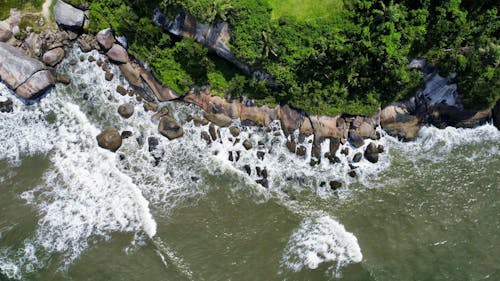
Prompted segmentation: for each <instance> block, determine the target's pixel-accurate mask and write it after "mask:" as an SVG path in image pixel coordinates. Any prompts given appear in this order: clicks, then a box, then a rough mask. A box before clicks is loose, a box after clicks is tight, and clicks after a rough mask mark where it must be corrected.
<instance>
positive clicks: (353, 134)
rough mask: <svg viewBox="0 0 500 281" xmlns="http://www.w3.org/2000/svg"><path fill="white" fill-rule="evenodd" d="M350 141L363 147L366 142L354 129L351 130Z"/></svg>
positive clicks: (357, 146)
mask: <svg viewBox="0 0 500 281" xmlns="http://www.w3.org/2000/svg"><path fill="white" fill-rule="evenodd" d="M349 142H351V144H352V145H353V146H354V147H356V148H359V147H362V146H363V145H364V144H365V141H364V140H363V137H362V136H360V135H359V133H358V132H357V131H356V130H352V129H351V130H349Z"/></svg>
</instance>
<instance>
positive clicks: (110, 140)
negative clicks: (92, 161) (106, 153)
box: [96, 128, 122, 152]
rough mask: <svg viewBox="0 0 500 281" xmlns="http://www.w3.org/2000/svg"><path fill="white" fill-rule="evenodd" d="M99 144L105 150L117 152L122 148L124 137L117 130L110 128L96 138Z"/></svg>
mask: <svg viewBox="0 0 500 281" xmlns="http://www.w3.org/2000/svg"><path fill="white" fill-rule="evenodd" d="M96 139H97V144H98V145H99V146H100V147H101V148H104V149H107V150H110V151H112V152H115V151H117V150H118V148H120V146H122V136H121V135H120V132H119V131H118V130H117V129H115V128H109V129H106V130H104V131H103V132H101V133H100V134H99V135H97V137H96Z"/></svg>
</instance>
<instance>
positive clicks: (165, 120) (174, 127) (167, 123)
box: [158, 116, 184, 140]
mask: <svg viewBox="0 0 500 281" xmlns="http://www.w3.org/2000/svg"><path fill="white" fill-rule="evenodd" d="M158 131H159V132H160V134H161V135H162V136H164V137H167V138H168V139H169V140H173V139H176V138H180V137H182V136H183V135H184V129H182V127H181V125H180V124H179V123H178V122H177V121H176V120H175V119H174V118H172V117H170V116H164V117H162V118H161V120H160V124H158Z"/></svg>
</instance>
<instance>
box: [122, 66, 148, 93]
mask: <svg viewBox="0 0 500 281" xmlns="http://www.w3.org/2000/svg"><path fill="white" fill-rule="evenodd" d="M120 70H121V72H122V74H123V76H124V77H125V79H127V81H128V82H129V83H130V85H132V86H135V87H139V88H142V87H143V83H142V80H141V75H140V74H139V72H138V71H137V70H136V69H135V68H134V67H133V66H132V64H131V63H125V64H120Z"/></svg>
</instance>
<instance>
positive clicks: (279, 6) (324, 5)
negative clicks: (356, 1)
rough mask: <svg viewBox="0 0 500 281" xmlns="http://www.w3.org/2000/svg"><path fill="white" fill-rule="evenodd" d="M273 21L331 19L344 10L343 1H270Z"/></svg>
mask: <svg viewBox="0 0 500 281" xmlns="http://www.w3.org/2000/svg"><path fill="white" fill-rule="evenodd" d="M269 5H270V7H271V9H272V16H273V19H275V20H279V19H280V18H282V17H295V18H297V19H299V20H304V21H308V20H311V19H320V18H329V17H332V16H334V15H336V13H337V12H340V11H341V10H342V5H343V3H342V0H308V1H304V0H269Z"/></svg>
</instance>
